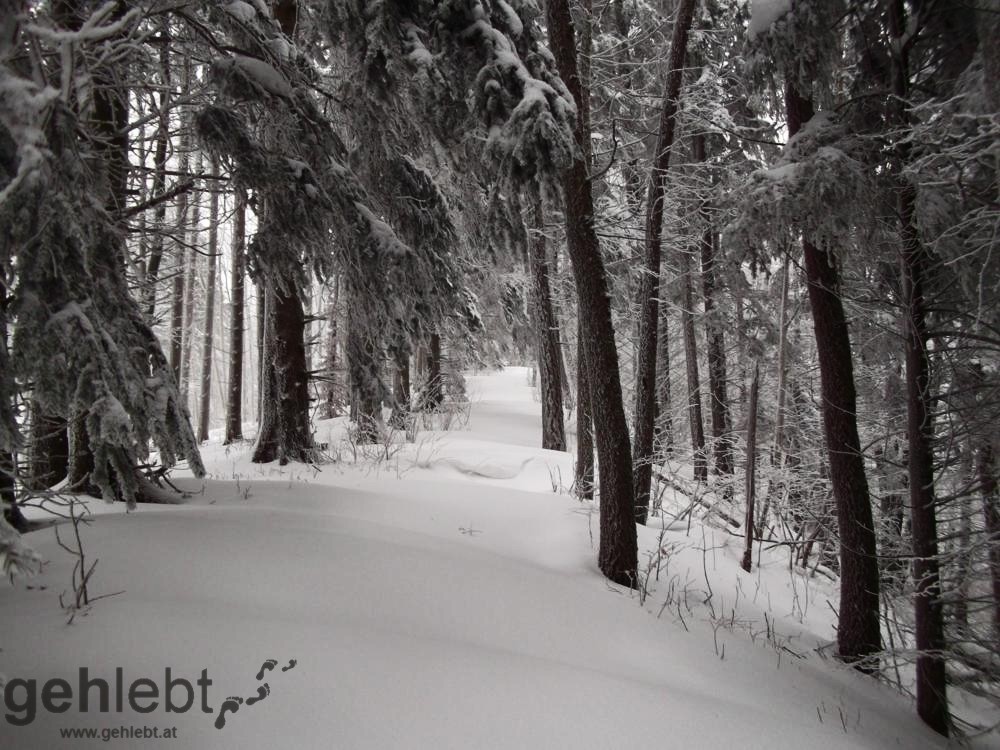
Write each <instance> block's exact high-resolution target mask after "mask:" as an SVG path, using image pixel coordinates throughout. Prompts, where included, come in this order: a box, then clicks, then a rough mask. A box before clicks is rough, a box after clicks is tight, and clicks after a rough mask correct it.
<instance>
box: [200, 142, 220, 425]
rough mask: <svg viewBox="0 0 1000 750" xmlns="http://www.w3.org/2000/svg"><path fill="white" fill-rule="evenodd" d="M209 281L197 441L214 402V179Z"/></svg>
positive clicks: (215, 169)
mask: <svg viewBox="0 0 1000 750" xmlns="http://www.w3.org/2000/svg"><path fill="white" fill-rule="evenodd" d="M212 176H213V177H218V176H219V163H218V161H216V160H215V159H213V160H212ZM208 213H209V217H208V280H207V281H206V283H205V286H206V289H205V295H206V298H207V299H206V300H205V324H204V333H203V335H204V340H203V346H202V350H201V409H200V410H199V414H198V439H199V440H203V441H204V440H208V416H209V407H210V406H211V403H212V401H211V399H212V353H213V352H212V343H213V341H212V339H213V333H214V332H215V331H214V328H215V267H216V255H217V254H218V252H219V229H218V223H219V185H218V181H217V180H213V183H212V191H211V198H210V202H209V208H208Z"/></svg>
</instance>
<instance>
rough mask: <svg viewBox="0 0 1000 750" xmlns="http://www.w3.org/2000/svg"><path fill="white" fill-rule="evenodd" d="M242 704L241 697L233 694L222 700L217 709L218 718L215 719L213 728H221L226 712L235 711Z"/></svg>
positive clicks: (231, 712) (224, 722) (224, 723)
mask: <svg viewBox="0 0 1000 750" xmlns="http://www.w3.org/2000/svg"><path fill="white" fill-rule="evenodd" d="M242 705H243V699H242V698H240V697H238V696H235V695H231V696H229V697H228V698H226V699H225V700H224V701H222V707H221V708H220V709H219V718H218V719H216V720H215V728H216V729H222V728H223V727H224V726H226V714H234V713H236V712H237V711H239V710H240V706H242Z"/></svg>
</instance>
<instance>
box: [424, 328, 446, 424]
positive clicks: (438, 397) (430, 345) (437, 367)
mask: <svg viewBox="0 0 1000 750" xmlns="http://www.w3.org/2000/svg"><path fill="white" fill-rule="evenodd" d="M424 364H425V366H426V368H427V374H426V378H425V380H424V388H423V392H422V393H421V397H420V408H421V410H423V411H434V410H435V409H437V408H438V407H439V406H441V403H442V402H443V401H444V388H443V386H444V384H443V383H442V382H441V335H440V334H438V333H432V334H430V336H428V339H427V352H426V356H425V357H424Z"/></svg>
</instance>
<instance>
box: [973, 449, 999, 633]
mask: <svg viewBox="0 0 1000 750" xmlns="http://www.w3.org/2000/svg"><path fill="white" fill-rule="evenodd" d="M995 462H996V459H995V457H994V455H993V448H992V446H991V445H990V444H989V443H988V442H984V443H983V445H982V446H981V447H980V449H979V451H978V455H977V456H976V474H977V476H978V480H979V488H980V489H979V492H980V494H981V496H982V498H983V519H984V521H985V527H986V537H987V542H986V544H987V549H988V550H989V559H990V579H991V582H992V584H993V630H994V633H995V642H996V643H1000V492H998V488H997V476H996V466H995V465H994V464H995Z"/></svg>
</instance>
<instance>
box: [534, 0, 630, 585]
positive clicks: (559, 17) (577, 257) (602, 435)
mask: <svg viewBox="0 0 1000 750" xmlns="http://www.w3.org/2000/svg"><path fill="white" fill-rule="evenodd" d="M546 13H547V18H548V33H549V41H550V47H551V50H552V53H553V56H554V57H555V60H556V64H557V65H558V67H559V71H560V73H561V76H562V79H563V81H564V82H565V83H566V86H567V87H568V89H569V91H570V93H571V94H572V96H573V99H574V101H575V103H576V106H577V109H578V111H579V109H580V108H582V106H583V105H582V100H583V93H582V87H581V85H580V78H579V76H578V74H577V61H576V42H575V39H574V34H573V25H572V22H571V19H570V13H569V5H568V2H567V0H550V1H549V2H548V3H547V4H546ZM575 135H576V140H577V144H578V145H579V144H582V143H583V142H584V139H585V138H586V137H588V136H589V134H586V133H583V132H582V126H581V123H580V122H579V121H578V122H577V124H576V132H575ZM585 153H586V152H585V151H584V149H583V147H582V145H580V148H579V151H578V153H577V154H576V157H575V158H574V160H573V163H572V165H571V166H570V167H569V169H567V170H566V172H565V173H564V174H563V189H564V195H565V199H566V207H565V212H566V236H567V244H568V247H569V254H570V260H571V262H572V266H573V278H574V281H575V283H576V289H577V297H578V299H579V301H580V310H581V323H582V324H583V329H584V337H585V344H586V357H585V362H586V365H587V367H589V374H590V394H591V400H592V404H591V406H592V408H593V414H594V432H595V433H596V438H597V454H598V462H599V467H600V481H601V485H600V502H601V533H600V549H599V550H598V565H599V567H600V569H601V572H602V573H604V575H605V576H607V577H608V578H609V579H610V580H612V581H614V582H616V583H619V584H622V585H625V586H635V585H636V575H637V568H638V551H637V547H636V530H635V505H634V496H633V486H632V455H631V453H632V451H631V446H630V445H629V434H628V424H627V422H626V421H625V410H624V408H623V404H622V389H621V380H620V377H619V372H618V350H617V348H616V346H615V333H614V328H613V326H612V323H611V304H610V300H609V297H608V283H607V276H606V274H605V270H604V260H603V259H602V257H601V252H600V246H599V244H598V239H597V234H596V232H595V230H594V201H593V194H592V192H591V179H590V176H589V175H588V172H587V162H586V157H585Z"/></svg>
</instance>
